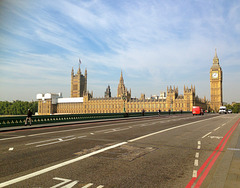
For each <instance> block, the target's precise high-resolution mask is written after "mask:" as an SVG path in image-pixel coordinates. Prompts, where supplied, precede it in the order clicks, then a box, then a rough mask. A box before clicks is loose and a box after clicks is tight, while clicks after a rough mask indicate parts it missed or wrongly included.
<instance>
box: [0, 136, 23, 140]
mask: <svg viewBox="0 0 240 188" xmlns="http://www.w3.org/2000/svg"><path fill="white" fill-rule="evenodd" d="M23 137H26V136H15V137H11V138H1V139H0V141H1V140H11V139H16V138H23Z"/></svg>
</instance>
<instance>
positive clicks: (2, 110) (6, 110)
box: [0, 100, 38, 115]
mask: <svg viewBox="0 0 240 188" xmlns="http://www.w3.org/2000/svg"><path fill="white" fill-rule="evenodd" d="M28 109H31V111H32V112H33V114H34V113H35V112H37V111H38V102H37V101H32V102H27V101H19V100H17V101H13V102H8V101H0V115H25V114H26V113H27V110H28Z"/></svg>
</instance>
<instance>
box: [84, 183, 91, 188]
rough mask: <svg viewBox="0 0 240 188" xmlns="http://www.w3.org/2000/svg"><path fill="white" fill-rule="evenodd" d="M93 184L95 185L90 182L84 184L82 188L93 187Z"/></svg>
mask: <svg viewBox="0 0 240 188" xmlns="http://www.w3.org/2000/svg"><path fill="white" fill-rule="evenodd" d="M92 185H93V183H89V184H87V185H85V186H83V187H82V188H88V187H91V186H92Z"/></svg>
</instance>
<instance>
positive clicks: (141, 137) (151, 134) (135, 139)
mask: <svg viewBox="0 0 240 188" xmlns="http://www.w3.org/2000/svg"><path fill="white" fill-rule="evenodd" d="M217 117H218V116H217ZM217 117H213V118H217ZM213 118H209V119H203V120H199V121H194V122H191V123H186V124H183V125H179V126H176V127H171V128H168V129H164V130H161V131H158V132H154V133H150V134H147V135H144V136H140V137H137V138H134V139H131V140H128V142H134V141H137V140H140V139H143V138H147V137H149V136H153V135H156V134H159V133H163V132H167V131H170V130H173V129H178V128H181V127H185V126H188V125H191V124H194V123H199V122H202V121H206V120H210V119H213Z"/></svg>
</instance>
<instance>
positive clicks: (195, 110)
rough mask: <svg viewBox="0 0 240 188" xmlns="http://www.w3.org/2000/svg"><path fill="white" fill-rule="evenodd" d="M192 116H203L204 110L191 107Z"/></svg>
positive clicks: (198, 107)
mask: <svg viewBox="0 0 240 188" xmlns="http://www.w3.org/2000/svg"><path fill="white" fill-rule="evenodd" d="M192 115H193V116H194V115H204V110H203V109H202V107H200V106H193V108H192Z"/></svg>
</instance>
